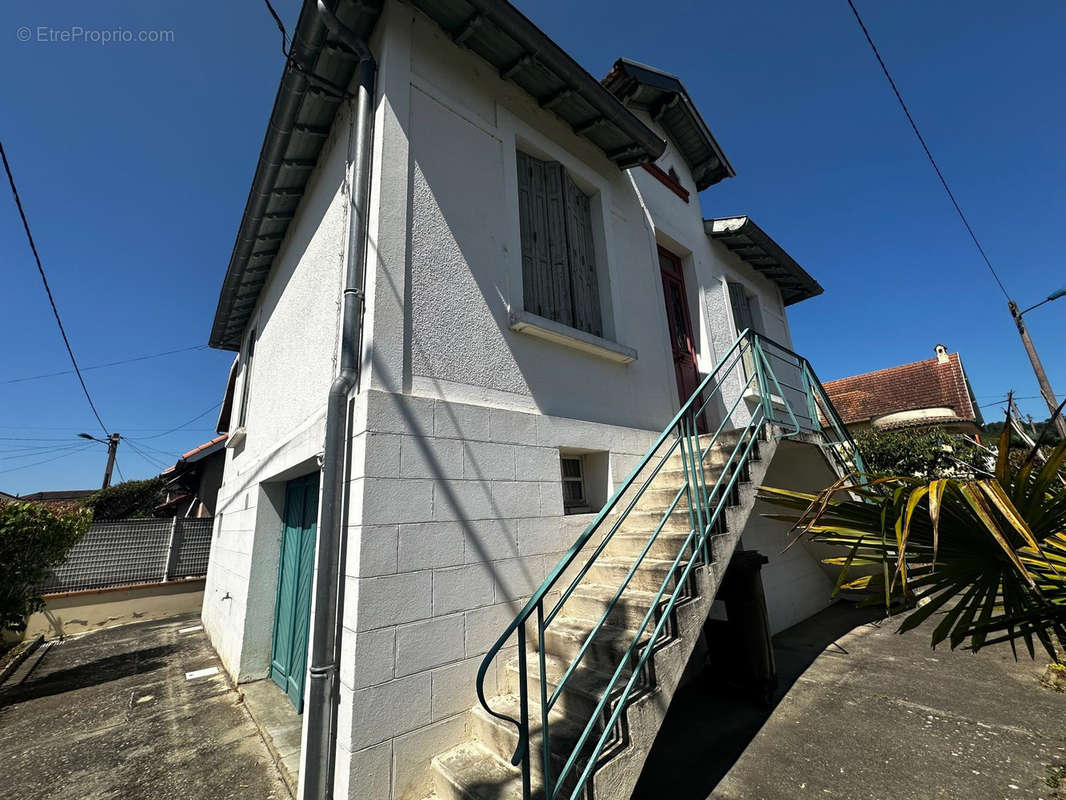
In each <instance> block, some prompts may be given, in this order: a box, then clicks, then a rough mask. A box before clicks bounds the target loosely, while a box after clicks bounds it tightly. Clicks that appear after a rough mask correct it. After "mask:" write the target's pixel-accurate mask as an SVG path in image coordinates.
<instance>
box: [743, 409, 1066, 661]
mask: <svg viewBox="0 0 1066 800" xmlns="http://www.w3.org/2000/svg"><path fill="white" fill-rule="evenodd" d="M1009 436H1010V432H1009V429H1005V430H1004V432H1003V434H1002V435H1001V438H1000V445H999V455H998V459H997V461H996V465H995V476H994V478H989V479H977V480H961V479H957V478H936V479H933V480H924V479H920V478H914V477H911V476H909V475H893V476H883V477H879V478H874V479H872V480H869V481H868V482H865V483H864V482H863V481H862V480H860V477H859V476H848V478H845V479H843V480H841V481H839V482H837V483H836V484H834V485H833V486H830V487H829V488H827V489H825V490H823V491H822V492H819V493H817V494H808V493H802V492H791V491H786V490H782V489H772V488H766V487H764V488H763V489H762V490H761V496H762V497H763V498H764V499H766V500H768V501H770V502H772V503H776V504H777V505H780V506H785V507H789V508H792V509H798V510H799V511H800V513H799V514H798V515H797V514H781V515H771V516H772V517H773V518H775V519H783V520H787V521H791V522H793V530H794V531H798V532H799V537H803V536H806V537H809V538H810V539H811V540H813V541H816V542H822V543H825V544H829V545H835V546H837V547H841V548H844V549H845V550H846V553H847V554H846V555H844V556H841V557H837V558H831V559H827V563H830V564H834V565H837V566H840V567H841V571H840V575H839V577H838V579H837V585H836V591H837V592H839V591H840V590H841V589H865V590H869V591H871V592H872V593H873V595H872V596H873V598H874V599H876V600H877V601H879V602H880V601H883V602H884V603H885V604H886V606H887V605H890V604H891V603H893V602H894V601H900V600H902V601H904V602H907V603H914V604H915V606H916V607H915V608H914V609H913V610H912V611H910V612H909V613H908V615H907V616H906V619H905V620H904V621H903V624H902V625H901V627H900V632H904V631H908V630H911V629H913V628H915V627H916V626H918V625H920V624H921V623H922V622H924V621H925V620H926V619H928V618H929V617H930V616H932V615H933V614H934V613H937V612H943V616H942V618H941V620H940V621H939V623H938V624H937V625H936V627H935V628H934V630H933V633H932V642H933V645H934V646H935V645H937V644H939V643H940V642H942V641H944V640H947V641H948V642H949V643H950V645H951V647H952V648H955V647H957V646H959V645H960V644H962V643H963V642H968V643H969V645H970V647H971V648H972V649H973V650H975V651H977V650H979V649H981V647H983V646H985V645H989V644H993V643H995V642H1000V641H1009V642H1010V643H1011V646H1012V647H1014V645H1015V642H1016V641H1017V640H1021V641H1024V642H1025V644H1026V646H1027V648H1028V650H1029V653H1030V655H1033V654H1034V644H1033V643H1034V639H1036V640H1038V641H1039V642H1040V643H1041V644H1042V645H1043V647H1044V649H1045V650H1046V651H1047V652H1048V653H1049V655H1050V656H1051V658H1052V660H1055V661H1058V654H1057V652H1056V649H1055V645H1054V642H1053V640H1052V636H1055V637H1056V638H1057V639H1058V641H1059V643H1060V645H1061V644H1063V642H1064V641H1066V486H1064V485H1063V483H1062V481H1060V480H1059V475H1060V472H1061V471H1062V469H1063V465H1064V464H1066V443H1063V444H1060V445H1059V446H1058V447H1056V448H1055V449H1054V450H1053V451H1052V452H1051V454H1050V455H1049V456H1048V458H1047V460H1046V461H1044V462H1041V461H1040V460H1039V458H1038V456H1039V448H1040V445H1041V442H1039V441H1038V442H1037V443H1036V446H1035V447H1033V448H1031V449H1030V450H1029V452H1028V453H1027V454H1026V455H1025V457H1024V458H1020V459H1014V458H1011V457H1010V451H1009V444H1010V442H1009ZM858 567H864V568H867V569H868V570H869V569H871V568H872V572H873V574H866V575H862V576H860V577H858V578H853V579H851V580H848V573H849V571H850V570H853V569H855V568H858Z"/></svg>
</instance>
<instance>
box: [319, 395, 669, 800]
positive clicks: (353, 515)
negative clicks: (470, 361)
mask: <svg viewBox="0 0 1066 800" xmlns="http://www.w3.org/2000/svg"><path fill="white" fill-rule="evenodd" d="M355 430H361V431H362V432H361V433H359V434H358V435H357V436H356V437H355V440H354V441H353V453H354V458H353V470H352V475H353V478H352V487H351V497H352V500H351V510H350V517H349V518H350V519H351V520H352V521H353V523H355V522H356V521H358V523H359V524H353V525H352V527H351V528H350V530H349V545H348V552H347V578H346V584H345V599H344V602H345V608H344V621H345V631H344V639H343V643H342V649H343V658H342V665H341V685H342V689H341V720H340V725H339V729H340V735H339V747H340V752H339V753H338V764H339V765H340V767H339V768H338V776H337V779H338V784H339V785H338V791H337V793H336V796H338V797H345V796H348V797H353V798H355V797H371V796H372V797H375V798H396V799H397V800H399V799H400V798H415V797H422V796H423V795H424V794H425V793H426V792H427V791H428V789H429V783H428V781H429V778H430V773H429V760H430V759H431V758H432V757H433V756H434V755H436V754H437V753H439V752H442V751H443V750H445V749H447V748H448V747H450V746H451V745H453V744H455V743H456V742H457V741H459V740H461V739H462V738H463V736H464V735H465V732H466V725H467V720H466V717H467V712H468V711H469V709H470V708H471V707H472V706H473V704H474V703H475V702H476V697H475V689H474V685H475V678H476V675H477V671H478V667H479V665H480V663H481V660H482V657H483V656H484V654H485V653H486V652H487V651H488V649H489V647H491V645H492V644H493V643H494V642H495V640H496V639H497V637H498V636H499V635H500V634H501V633H502V632H503V630H504V629H505V628H506V626H507V624H508V623H509V622H510V621H511V620H512V619H513V618H514V615H515V614H516V613H517V611H518V610H520V609H521V607H522V605H523V604H524V603H525V602H526V600H528V598H529V596H530V594H531V593H532V592H533V591H534V590H535V589H536V588H537V587H538V586H539V585H540V583H541V582H542V581H543V579H544V578H545V576H546V575H547V574H548V573H549V572H550V570H551V569H552V568H553V567H554V566H555V565H556V564H557V563H558V561H559V559H560V557H561V556H562V555H563V553H564V552H565V551H566V549H567V548H568V547H569V546H570V545H571V544H572V543H573V541H574V540H575V539H576V538H577V536H578V535H579V534H580V533H581V531H582V530H584V528H585V527H586V526H587V525H588V523H589V522H591V520H592V518H593V516H594V515H592V514H582V515H571V516H564V515H563V504H562V488H561V482H560V475H559V452H558V448H560V447H571V448H584V449H589V450H606V451H609V452H610V462H611V470H610V473H611V482H612V484H613V485H617V484H618V483H620V482H621V480H622V479H623V478H624V477H625V475H626V474H627V473H628V471H629V470H630V469H632V467H633V465H634V464H635V463H636V462H637V461H638V460H639V458H640V457H641V456H643V454H644V453H645V452H646V450H647V448H648V447H649V446H650V445H651V444H652V442H653V441H654V439H655V437H656V436H657V435H658V432H657V431H645V430H638V429H632V428H622V427H617V426H611V425H601V424H597V423H588V422H582V421H578V420H571V419H563V418H557V417H549V416H544V415H538V414H529V413H522V412H517V411H511V410H507V409H499V408H487V407H482V406H472V405H464V404H458V403H451V402H447V401H444V400H436V399H430V398H422V397H416V396H410V395H399V394H392V393H387V392H379V391H370V392H368V393H367V404H366V416H365V419H363V420H360V421H357V424H356V426H355ZM612 490H613V487H612ZM512 644H513V641H512ZM513 652H514V648H513V647H512V648H510V649H509V650H507V651H505V652H504V653H502V654H501V656H500V657H499V658H497V659H496V660H495V662H494V663H493V667H492V669H491V670H490V672H489V674H488V677H487V679H486V691H487V693H488V694H489V695H492V694H495V693H496V688H497V685H496V670H497V668H499V669H501V670H502V668H503V666H504V665H505V664H506V659H507V656H508V654H510V653H513ZM345 765H348V767H349V769H348V770H345V769H344V766H345ZM345 773H346V774H345ZM344 786H347V787H348V794H347V795H346V794H344V791H343V787H344ZM370 787H373V790H372V791H371V788H370Z"/></svg>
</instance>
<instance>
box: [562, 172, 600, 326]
mask: <svg viewBox="0 0 1066 800" xmlns="http://www.w3.org/2000/svg"><path fill="white" fill-rule="evenodd" d="M563 178H564V187H565V198H566V234H567V249H568V252H569V257H570V258H569V261H570V296H571V301H572V303H573V319H574V322H573V325H574V327H575V328H580V329H581V330H583V331H587V332H588V333H591V334H594V335H596V336H602V335H603V321H602V317H601V315H600V290H599V286H598V285H597V282H596V249H595V245H594V244H593V241H592V208H591V204H590V203H589V198H588V195H586V194H585V193H584V192H583V191H581V189H580V188H579V187H578V185H577V184H576V183H574V181H573V180H571V178H570V176H569V175H566V174H565V173H564V175H563Z"/></svg>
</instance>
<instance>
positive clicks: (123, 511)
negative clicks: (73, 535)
mask: <svg viewBox="0 0 1066 800" xmlns="http://www.w3.org/2000/svg"><path fill="white" fill-rule="evenodd" d="M164 499H165V498H164V493H163V479H162V478H161V477H155V478H148V479H147V480H143V481H124V482H122V483H116V484H115V485H114V486H109V487H108V488H106V489H101V490H100V491H98V492H96V493H95V494H91V495H89V497H87V498H86V499H85V507H86V508H88V509H89V510H90V511H92V514H93V519H128V518H129V517H150V516H152V515H153V512H154V511H155V509H156V507H157V506H159V505H160V504H161V503H162V502H163V501H164Z"/></svg>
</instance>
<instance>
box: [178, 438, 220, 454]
mask: <svg viewBox="0 0 1066 800" xmlns="http://www.w3.org/2000/svg"><path fill="white" fill-rule="evenodd" d="M227 436H228V434H225V433H223V434H220V435H219V436H216V437H215V438H214V439H212V440H211V441H210V442H204V443H203V444H202V445H200V446H199V447H194V448H193V449H192V450H190V451H189V452H188V453H182V454H181V457H182V458H190V457H192V456H194V455H196V454H197V453H199V452H201V451H202V450H206V449H207V448H209V447H212V446H213V445H216V444H218V443H219V442H224V441H226V438H227Z"/></svg>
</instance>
